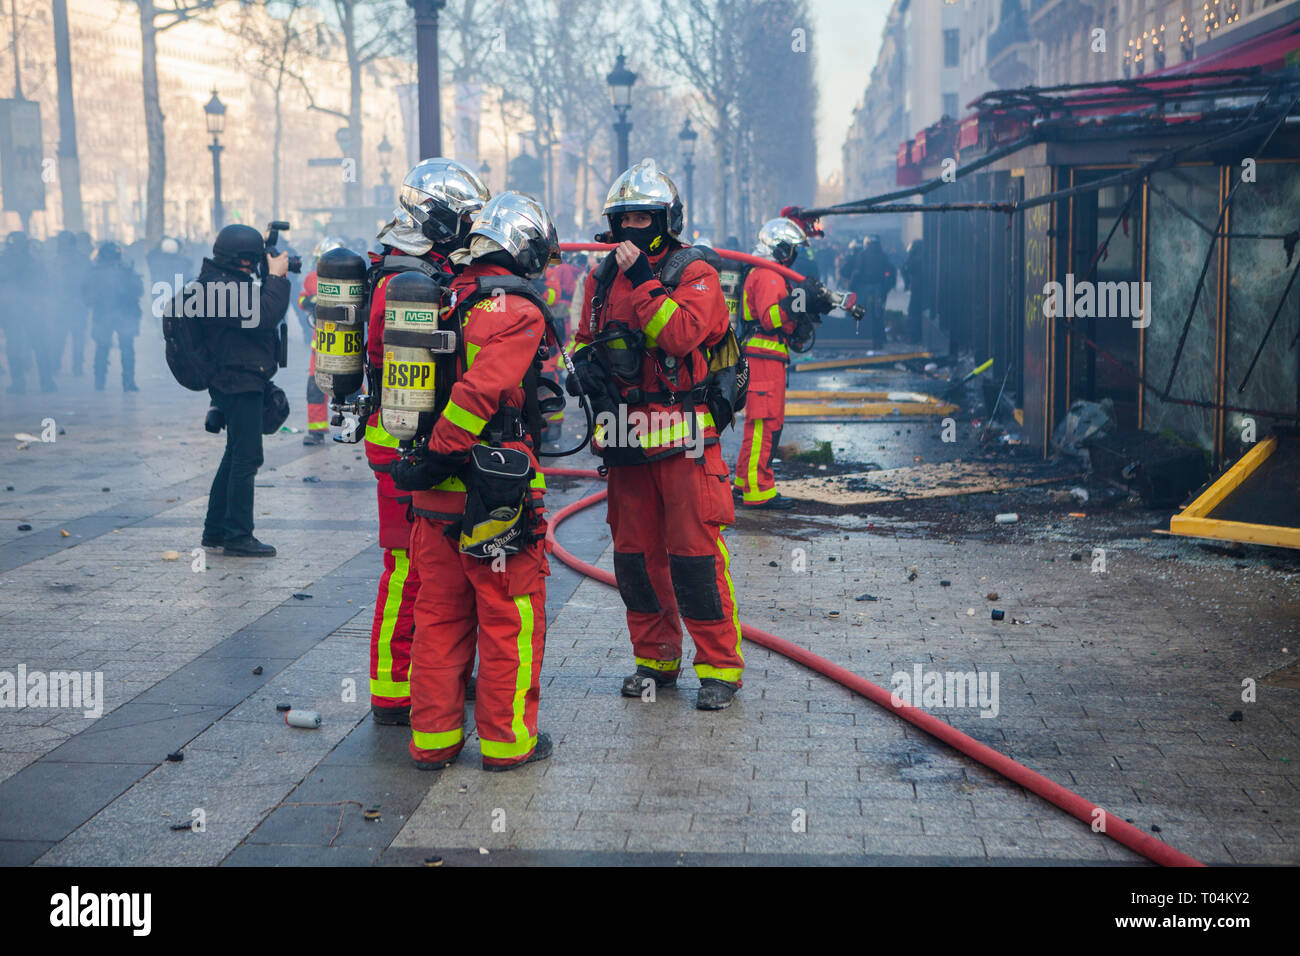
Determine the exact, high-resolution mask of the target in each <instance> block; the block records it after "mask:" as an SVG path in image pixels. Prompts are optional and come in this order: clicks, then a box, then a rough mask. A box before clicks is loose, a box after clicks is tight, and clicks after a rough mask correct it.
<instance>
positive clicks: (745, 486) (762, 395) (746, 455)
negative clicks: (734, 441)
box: [736, 356, 785, 505]
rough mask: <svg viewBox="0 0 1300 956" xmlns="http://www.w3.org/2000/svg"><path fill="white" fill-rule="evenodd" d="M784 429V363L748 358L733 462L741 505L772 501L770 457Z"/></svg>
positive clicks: (774, 480)
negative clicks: (740, 426) (740, 434)
mask: <svg viewBox="0 0 1300 956" xmlns="http://www.w3.org/2000/svg"><path fill="white" fill-rule="evenodd" d="M784 427H785V363H784V362H780V361H774V360H772V359H763V358H754V357H752V356H750V357H749V397H748V399H746V401H745V437H744V439H743V440H742V441H741V443H740V458H739V459H738V460H737V461H736V486H737V487H739V488H740V490H741V501H742V502H743V503H744V504H747V505H756V504H761V503H762V502H764V501H769V500H771V499H772V498H775V497H776V476H775V475H774V474H773V473H772V455H773V454H774V453H775V452H776V446H777V442H778V441H780V439H781V429H782V428H784Z"/></svg>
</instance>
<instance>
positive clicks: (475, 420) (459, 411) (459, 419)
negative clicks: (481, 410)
mask: <svg viewBox="0 0 1300 956" xmlns="http://www.w3.org/2000/svg"><path fill="white" fill-rule="evenodd" d="M442 417H443V418H445V419H447V421H449V422H451V423H452V424H453V425H459V426H460V427H461V428H463V429H465V431H467V432H469V433H470V434H472V435H478V434H480V433H481V432H482V431H483V429H485V428H487V419H486V418H479V417H478V416H477V415H475V414H474V413H473V412H469V411H466V410H465V409H463V408H461V407H460V406H459V405H457V404H456V403H455V402H448V403H447V408H446V409H445V410H444V411H443V413H442Z"/></svg>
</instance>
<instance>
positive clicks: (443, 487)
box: [433, 475, 468, 491]
mask: <svg viewBox="0 0 1300 956" xmlns="http://www.w3.org/2000/svg"><path fill="white" fill-rule="evenodd" d="M433 490H434V491H466V490H468V489H466V487H465V482H463V481H461V480H460V479H459V478H457V477H456V476H455V475H452V476H451V477H450V478H447V479H444V480H443V481H440V482H438V484H436V485H434V486H433Z"/></svg>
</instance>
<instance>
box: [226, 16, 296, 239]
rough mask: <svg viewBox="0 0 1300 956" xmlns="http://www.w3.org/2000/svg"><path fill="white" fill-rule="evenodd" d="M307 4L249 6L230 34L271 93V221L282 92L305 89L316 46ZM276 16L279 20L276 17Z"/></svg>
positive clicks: (276, 201)
mask: <svg viewBox="0 0 1300 956" xmlns="http://www.w3.org/2000/svg"><path fill="white" fill-rule="evenodd" d="M310 6H311V4H310V3H309V0H260V2H249V3H248V4H247V5H246V6H245V7H244V9H243V10H242V11H241V14H240V17H239V19H238V20H237V21H235V23H234V25H233V27H232V31H233V33H234V34H235V36H236V37H238V38H239V41H240V46H241V47H242V48H243V49H244V50H245V51H246V52H247V58H248V62H249V63H250V64H251V65H252V66H254V67H256V70H255V71H254V75H255V76H256V77H257V78H258V79H260V80H261V81H262V83H264V84H265V85H266V86H267V87H268V89H269V90H270V93H271V99H272V103H273V112H274V114H275V133H274V135H273V137H272V141H271V218H272V219H280V218H282V217H281V215H280V147H281V143H282V141H283V136H284V92H285V88H286V87H287V86H288V85H290V84H291V83H293V82H295V81H296V82H298V83H302V84H304V85H305V79H304V78H305V75H306V70H305V67H306V62H307V60H308V59H309V58H310V57H311V55H312V53H313V50H314V48H315V45H316V41H315V31H313V30H312V28H311V24H310V23H306V24H304V22H303V21H305V20H306V19H307V18H306V17H305V16H304V15H303V14H304V8H305V7H310ZM277 14H278V16H277Z"/></svg>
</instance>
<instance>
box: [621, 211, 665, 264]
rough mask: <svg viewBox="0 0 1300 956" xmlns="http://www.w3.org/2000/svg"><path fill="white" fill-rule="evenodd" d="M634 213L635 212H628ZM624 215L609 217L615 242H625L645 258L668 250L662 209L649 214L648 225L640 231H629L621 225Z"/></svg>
mask: <svg viewBox="0 0 1300 956" xmlns="http://www.w3.org/2000/svg"><path fill="white" fill-rule="evenodd" d="M629 211H630V212H636V211H637V210H629ZM624 215H626V213H621V212H620V213H616V214H614V215H612V216H610V217H609V219H610V223H609V226H610V232H612V233H613V234H614V239H615V241H616V242H622V241H624V240H627V241H628V242H630V243H632V245H634V246H636V247H637V248H638V249H640V250H641V251H642V252H644V253H645V254H646V255H647V256H657V255H659V254H660V253H661V252H664V251H665V250H666V249H667V248H668V215H667V214H666V213H665V212H664V211H663V210H662V209H656V210H654V211H653V212H651V213H650V225H648V226H645V227H643V228H641V229H629V228H628V227H626V226H624V225H621V222H622V219H623V216H624Z"/></svg>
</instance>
